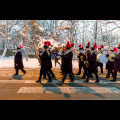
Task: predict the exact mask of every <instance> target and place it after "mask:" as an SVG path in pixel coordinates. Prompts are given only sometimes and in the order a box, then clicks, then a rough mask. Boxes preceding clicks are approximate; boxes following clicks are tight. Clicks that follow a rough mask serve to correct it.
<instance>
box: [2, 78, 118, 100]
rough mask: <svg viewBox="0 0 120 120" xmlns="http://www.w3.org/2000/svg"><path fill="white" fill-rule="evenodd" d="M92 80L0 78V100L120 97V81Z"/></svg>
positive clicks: (101, 98)
mask: <svg viewBox="0 0 120 120" xmlns="http://www.w3.org/2000/svg"><path fill="white" fill-rule="evenodd" d="M100 81H101V82H100V83H97V84H94V82H95V81H94V80H90V82H89V83H84V82H83V80H75V82H74V83H71V82H69V80H66V82H65V84H61V83H59V81H58V80H54V81H53V82H52V83H47V81H46V80H43V81H42V83H36V82H35V80H0V91H1V92H0V99H1V100H103V99H108V100H109V99H120V82H119V81H118V82H116V83H112V82H110V81H104V80H100Z"/></svg>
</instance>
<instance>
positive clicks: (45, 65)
mask: <svg viewBox="0 0 120 120" xmlns="http://www.w3.org/2000/svg"><path fill="white" fill-rule="evenodd" d="M47 48H48V45H47V44H46V43H44V46H43V52H42V53H41V54H40V59H41V69H40V76H39V79H38V81H36V82H41V77H42V75H44V74H47V75H48V78H49V80H48V82H52V80H51V77H50V74H49V70H50V66H49V56H50V53H49V51H48V50H47Z"/></svg>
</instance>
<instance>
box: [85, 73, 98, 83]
mask: <svg viewBox="0 0 120 120" xmlns="http://www.w3.org/2000/svg"><path fill="white" fill-rule="evenodd" d="M91 74H92V73H88V75H87V79H86V81H88V82H89V78H90V76H91ZM94 74H95V77H96V81H97V82H99V77H98V74H97V73H94Z"/></svg>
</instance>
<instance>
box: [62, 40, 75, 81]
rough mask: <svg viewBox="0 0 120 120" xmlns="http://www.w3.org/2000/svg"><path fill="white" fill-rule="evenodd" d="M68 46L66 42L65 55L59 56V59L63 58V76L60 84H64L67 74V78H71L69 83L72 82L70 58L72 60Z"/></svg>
mask: <svg viewBox="0 0 120 120" xmlns="http://www.w3.org/2000/svg"><path fill="white" fill-rule="evenodd" d="M70 47H71V46H70V44H69V42H68V44H67V46H66V54H65V55H60V56H61V57H63V59H64V66H63V69H64V76H63V79H62V83H64V81H65V79H66V77H67V74H69V77H70V78H71V81H72V82H73V81H74V75H73V72H72V58H73V53H72V52H71V51H70Z"/></svg>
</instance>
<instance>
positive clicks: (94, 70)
mask: <svg viewBox="0 0 120 120" xmlns="http://www.w3.org/2000/svg"><path fill="white" fill-rule="evenodd" d="M96 58H97V57H96V54H95V51H94V48H93V47H92V48H91V54H90V57H89V59H88V61H89V67H88V74H87V79H86V81H84V82H89V78H90V75H91V73H94V74H95V76H96V82H95V83H98V82H99V77H98V74H97V72H98V69H97V63H96Z"/></svg>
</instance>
